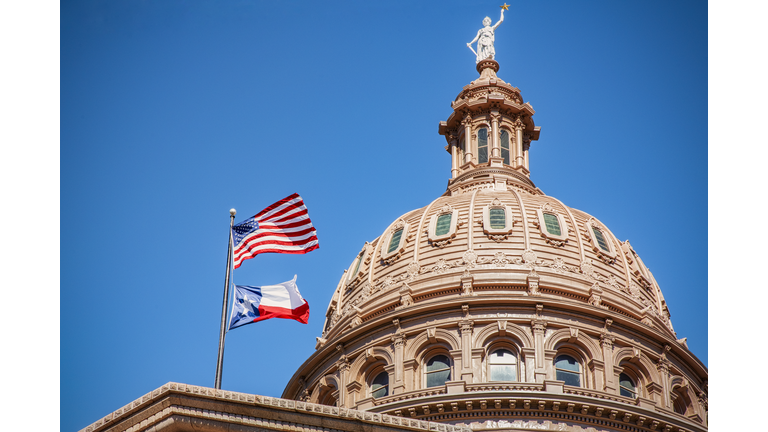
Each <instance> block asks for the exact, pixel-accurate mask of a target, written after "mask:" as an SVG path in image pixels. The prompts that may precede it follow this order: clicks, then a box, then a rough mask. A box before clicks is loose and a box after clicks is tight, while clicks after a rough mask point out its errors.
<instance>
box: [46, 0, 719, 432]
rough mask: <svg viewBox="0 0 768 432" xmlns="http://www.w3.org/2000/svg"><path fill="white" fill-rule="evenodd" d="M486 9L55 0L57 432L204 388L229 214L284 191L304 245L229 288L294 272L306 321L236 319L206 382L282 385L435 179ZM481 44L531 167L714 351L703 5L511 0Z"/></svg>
mask: <svg viewBox="0 0 768 432" xmlns="http://www.w3.org/2000/svg"><path fill="white" fill-rule="evenodd" d="M498 3H499V2H488V1H480V2H473V3H472V4H468V3H467V2H460V1H440V2H437V1H423V2H405V1H402V2H401V1H395V2H304V1H286V2H264V1H230V2H224V1H221V2H194V1H165V2H134V1H93V0H92V1H71V2H65V3H62V4H61V21H60V24H61V32H60V38H61V40H60V43H61V52H60V54H61V70H60V74H61V75H60V85H61V90H60V97H61V104H60V109H61V114H60V121H61V129H60V140H61V141H60V142H61V144H60V150H61V159H60V164H61V165H60V166H61V177H60V181H61V190H60V194H61V212H60V218H61V220H60V224H61V235H60V239H61V257H60V266H61V270H60V278H61V280H60V284H61V287H60V296H61V297H60V302H61V305H60V306H61V315H60V344H61V349H60V385H61V393H60V395H61V429H62V430H66V431H71V430H79V429H80V428H83V427H85V426H87V425H88V424H90V423H92V422H94V421H96V420H97V419H99V418H100V417H102V416H104V415H106V414H108V413H109V412H111V411H113V410H115V409H117V408H119V407H122V406H123V405H125V404H127V403H128V402H130V401H132V400H134V399H136V398H138V397H140V396H141V395H143V394H145V393H147V392H149V391H151V390H153V389H155V388H157V387H159V386H161V385H162V384H164V383H166V382H169V381H176V382H184V383H189V384H195V385H205V386H213V380H214V372H215V365H216V349H217V342H218V331H219V320H220V310H221V297H222V289H223V277H224V267H225V258H226V236H227V226H228V210H229V209H230V208H231V207H235V208H236V209H237V210H238V217H237V219H236V221H241V220H243V219H244V218H245V217H248V216H251V215H253V214H255V213H257V212H258V211H259V210H261V209H262V208H263V207H265V206H267V205H269V204H271V203H272V202H274V201H277V200H279V199H281V198H283V197H285V196H287V195H289V194H291V193H293V192H298V193H299V194H301V195H302V197H303V198H304V200H305V203H306V205H307V207H308V208H309V211H310V215H311V217H312V220H313V221H314V223H315V226H316V228H317V231H318V237H319V238H320V249H319V250H317V251H315V252H312V253H310V254H307V255H303V256H293V255H278V254H268V255H261V256H259V257H257V258H256V259H253V260H250V261H248V262H246V263H244V265H243V266H242V267H241V268H239V269H237V270H236V271H235V273H234V280H235V282H236V283H241V284H252V285H260V284H270V283H277V282H282V281H286V280H289V279H290V278H292V277H293V275H294V274H298V280H297V283H298V286H299V287H300V289H301V292H302V294H303V295H304V297H305V298H306V299H307V300H308V302H309V304H310V308H311V315H310V321H309V324H308V325H301V324H299V323H296V322H292V321H286V320H271V321H265V322H262V323H258V324H254V325H250V326H246V327H243V328H240V329H237V330H236V331H233V332H232V333H230V334H229V335H228V337H227V344H226V356H225V364H224V375H223V377H224V378H223V388H225V389H229V390H234V391H241V392H248V393H257V394H263V395H270V396H280V394H281V393H282V390H283V387H284V385H285V384H286V383H287V381H288V379H289V378H290V376H291V375H292V374H293V372H294V371H295V370H296V368H297V367H298V366H299V365H300V364H301V363H302V362H303V361H304V360H305V359H306V358H307V357H308V356H309V355H311V354H312V352H313V351H314V338H315V337H316V336H319V335H320V333H321V326H322V323H323V319H324V313H325V309H326V306H327V304H328V301H329V300H330V296H331V294H332V292H333V289H334V288H335V286H336V283H337V282H338V280H339V278H340V276H341V274H342V272H343V270H344V269H345V268H346V267H347V266H349V264H350V263H351V262H352V260H353V259H354V257H355V254H356V253H357V252H358V251H359V250H360V248H361V246H362V245H363V243H364V242H365V241H370V240H373V239H374V238H376V237H377V236H378V235H380V234H381V232H382V231H383V230H384V229H385V228H386V227H387V225H388V224H389V223H390V222H391V221H392V220H394V219H395V218H397V217H398V216H400V215H402V214H403V213H406V212H408V211H410V210H412V209H415V208H419V207H423V206H424V205H426V204H428V203H429V202H430V201H431V200H433V199H434V198H436V197H437V196H439V195H440V194H442V193H443V192H444V190H445V186H446V183H447V180H448V178H449V176H450V158H449V155H448V154H447V153H446V152H445V150H443V147H444V146H445V140H444V138H443V137H441V136H440V135H438V133H437V126H438V122H439V121H441V120H445V119H447V117H448V116H449V115H450V113H451V109H450V101H451V100H453V99H454V98H455V96H456V94H458V92H459V91H460V90H461V88H462V87H463V86H464V85H466V84H468V83H469V82H470V81H471V80H473V79H475V78H476V77H477V72H476V71H475V62H474V56H473V55H472V53H471V52H470V51H469V50H468V49H467V48H466V43H467V42H468V41H470V40H471V39H472V38H473V37H474V35H475V33H476V32H477V30H478V29H479V28H480V26H481V21H482V19H483V18H484V17H485V16H486V15H490V16H491V18H493V20H494V22H495V21H496V20H497V19H498V15H499V7H498ZM496 53H497V60H498V61H499V63H500V65H501V70H500V71H499V76H500V77H501V78H502V79H504V80H505V81H507V82H509V83H511V84H512V85H514V86H517V87H518V88H520V90H521V92H522V95H523V98H524V100H525V101H528V102H530V103H531V105H532V106H533V107H534V109H535V110H536V111H537V112H536V115H535V116H534V121H535V122H536V124H537V125H538V126H541V128H542V133H541V138H540V139H539V141H538V142H534V143H533V145H532V149H531V171H532V174H531V178H532V180H533V181H534V182H535V183H536V185H537V186H538V187H539V188H541V189H542V190H543V191H544V192H545V193H546V194H548V195H552V196H554V197H556V198H558V199H559V200H561V201H562V202H563V203H565V204H566V205H569V206H571V207H574V208H577V209H580V210H583V211H586V212H588V213H590V214H592V215H594V216H596V217H597V218H599V219H600V220H601V221H602V222H603V223H605V224H606V225H607V226H608V227H609V228H610V229H611V230H612V232H613V233H614V234H615V235H616V236H617V237H619V239H621V240H626V239H629V240H630V241H631V243H632V245H633V247H634V248H635V250H636V251H637V252H638V253H639V254H640V256H641V257H642V258H643V261H644V262H645V263H646V265H647V266H648V267H650V269H651V271H652V272H653V273H654V276H655V278H656V280H657V281H658V282H659V284H660V286H661V288H662V291H663V293H664V295H665V298H666V300H667V303H668V305H669V308H670V311H671V313H672V322H673V324H674V326H675V329H676V331H677V333H678V336H679V337H688V345H689V347H690V349H691V351H692V352H693V353H694V354H695V355H697V356H698V357H699V358H700V359H701V360H702V361H703V362H704V363H705V364H707V363H708V315H707V308H708V298H707V295H708V278H707V272H708V267H707V254H708V243H707V240H708V235H707V232H708V229H707V228H708V227H707V223H708V219H707V206H708V199H707V162H708V159H707V143H708V136H707V96H708V92H707V85H708V82H707V78H708V77H707V61H708V57H707V9H706V3H705V2H700V1H676V2H662V1H655V2H654V1H651V2H631V3H630V2H614V1H586V2H572V1H551V2H546V3H544V2H535V3H534V2H527V3H520V2H514V3H513V4H512V5H511V7H510V10H509V11H508V12H507V13H506V17H505V21H504V23H503V24H502V25H501V26H500V27H499V28H498V30H497V34H496ZM395 174H396V175H395Z"/></svg>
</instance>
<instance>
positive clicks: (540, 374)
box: [531, 318, 547, 383]
mask: <svg viewBox="0 0 768 432" xmlns="http://www.w3.org/2000/svg"><path fill="white" fill-rule="evenodd" d="M531 329H532V330H533V348H534V350H535V351H534V356H535V359H536V361H535V366H536V368H535V369H534V378H535V379H536V382H537V383H542V382H544V380H545V379H546V378H547V368H546V365H545V363H544V331H545V330H546V329H547V323H546V321H544V320H543V319H539V318H537V319H535V320H532V321H531Z"/></svg>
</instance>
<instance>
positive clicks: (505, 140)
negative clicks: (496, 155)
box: [501, 129, 510, 165]
mask: <svg viewBox="0 0 768 432" xmlns="http://www.w3.org/2000/svg"><path fill="white" fill-rule="evenodd" d="M501 157H502V158H503V159H504V164H506V165H510V163H509V132H507V131H506V130H504V129H502V130H501Z"/></svg>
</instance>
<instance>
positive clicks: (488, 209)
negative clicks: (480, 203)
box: [483, 198, 515, 242]
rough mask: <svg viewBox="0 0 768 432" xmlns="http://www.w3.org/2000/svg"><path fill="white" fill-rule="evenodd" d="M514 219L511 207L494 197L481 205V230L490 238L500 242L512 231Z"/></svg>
mask: <svg viewBox="0 0 768 432" xmlns="http://www.w3.org/2000/svg"><path fill="white" fill-rule="evenodd" d="M514 222H515V219H514V217H512V209H510V208H509V206H506V205H504V204H502V203H501V201H499V199H498V198H494V199H493V202H492V203H491V204H490V205H488V206H485V207H483V232H484V233H486V234H488V237H489V238H490V239H491V240H494V241H497V242H500V241H502V240H504V239H506V238H507V236H508V235H509V234H510V233H511V232H512V226H513V225H514Z"/></svg>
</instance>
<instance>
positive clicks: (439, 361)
mask: <svg viewBox="0 0 768 432" xmlns="http://www.w3.org/2000/svg"><path fill="white" fill-rule="evenodd" d="M450 367H451V362H450V360H448V357H446V356H444V355H439V356H434V357H432V358H431V359H430V360H429V362H427V372H432V371H437V370H443V369H448V368H450Z"/></svg>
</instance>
